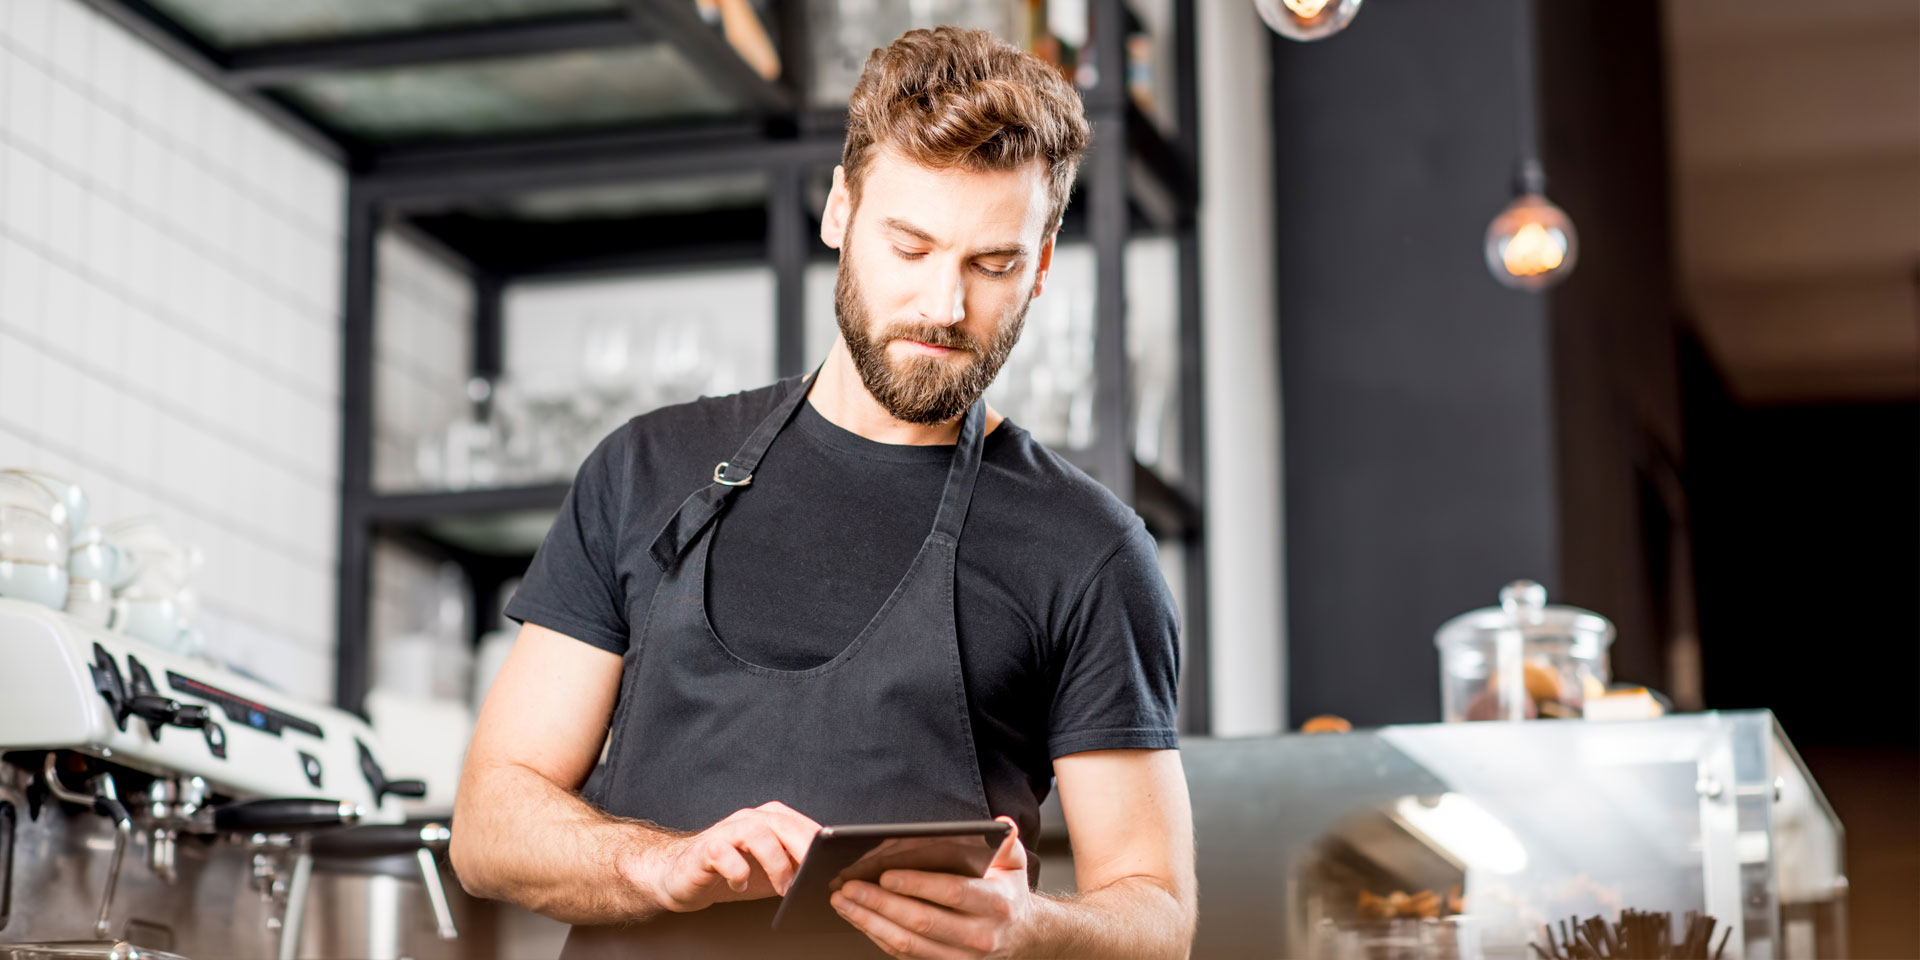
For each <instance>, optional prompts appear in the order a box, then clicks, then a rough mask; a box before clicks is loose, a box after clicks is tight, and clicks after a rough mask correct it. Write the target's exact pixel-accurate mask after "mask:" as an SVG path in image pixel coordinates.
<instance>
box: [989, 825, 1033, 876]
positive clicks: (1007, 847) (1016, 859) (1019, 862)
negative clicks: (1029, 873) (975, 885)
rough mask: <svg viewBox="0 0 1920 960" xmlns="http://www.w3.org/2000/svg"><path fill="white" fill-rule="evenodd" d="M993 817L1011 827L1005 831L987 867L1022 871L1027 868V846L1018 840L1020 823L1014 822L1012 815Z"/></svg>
mask: <svg viewBox="0 0 1920 960" xmlns="http://www.w3.org/2000/svg"><path fill="white" fill-rule="evenodd" d="M994 819H995V820H998V821H1000V822H1002V823H1004V824H1006V825H1007V826H1009V827H1011V828H1013V829H1011V830H1009V831H1008V832H1007V839H1005V840H1003V841H1001V843H1000V849H999V850H998V851H996V852H995V853H994V855H993V862H992V863H990V864H988V865H987V869H988V870H1019V871H1021V872H1023V873H1024V872H1025V871H1026V869H1027V847H1026V844H1023V843H1021V842H1020V825H1019V824H1017V823H1014V822H1013V818H1012V817H995V818H994Z"/></svg>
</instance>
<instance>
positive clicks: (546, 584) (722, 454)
mask: <svg viewBox="0 0 1920 960" xmlns="http://www.w3.org/2000/svg"><path fill="white" fill-rule="evenodd" d="M778 397H779V392H778V391H777V390H776V389H774V388H762V389H759V390H754V391H749V392H746V393H740V394H734V395H732V396H727V397H717V398H703V399H701V400H698V401H695V402H693V403H689V404H681V405H678V406H672V407H665V408H662V409H659V410H655V411H653V412H651V413H647V414H645V415H643V416H639V417H636V418H634V419H633V420H631V421H629V422H628V423H627V424H626V425H624V426H623V427H621V428H620V429H619V430H616V431H615V432H614V433H613V434H612V435H610V436H608V437H607V438H606V439H605V440H604V441H602V442H601V444H600V446H599V447H598V448H597V449H595V450H594V452H593V454H592V455H591V456H589V457H588V458H587V461H586V463H585V464H584V465H583V466H582V467H581V468H580V472H579V475H578V476H577V477H576V478H575V480H574V483H573V489H572V490H571V491H570V492H569V493H568V494H567V498H566V501H565V504H564V505H563V506H562V507H561V511H560V516H559V518H558V519H557V520H556V521H555V523H554V526H553V528H552V530H551V531H550V532H549V533H548V534H547V538H546V541H545V542H544V543H543V544H542V545H541V547H540V550H539V553H538V554H536V555H535V557H534V559H533V564H532V566H531V567H529V568H528V570H527V574H526V578H525V579H524V581H523V582H522V583H521V585H520V589H519V590H518V592H516V593H515V594H514V596H513V599H512V600H511V601H510V602H509V603H508V605H507V615H508V616H510V617H512V618H514V619H515V620H519V621H522V622H529V623H537V624H539V625H541V626H543V627H547V628H549V629H551V630H555V631H558V632H560V633H564V634H567V635H569V636H572V637H574V638H576V639H579V640H581V641H584V642H586V643H590V644H592V645H594V646H596V647H600V648H603V649H605V650H609V651H612V652H614V653H624V652H625V651H626V650H627V647H628V645H629V643H631V642H638V640H639V635H640V631H641V629H642V626H643V625H644V624H645V623H646V614H647V607H648V604H649V603H650V602H651V600H652V597H653V591H654V587H655V586H656V585H657V584H658V583H659V580H660V569H659V567H657V566H655V565H654V562H653V560H652V559H651V558H650V557H649V556H648V554H647V548H648V546H649V545H650V544H651V543H652V541H653V538H654V536H655V535H656V534H657V533H658V532H659V531H660V528H661V527H662V526H663V525H665V523H666V521H667V519H668V518H669V517H670V516H671V515H672V514H673V511H674V509H675V508H677V507H678V506H679V505H680V502H681V500H683V499H685V497H686V496H687V494H689V493H691V492H693V491H694V490H695V489H697V488H699V487H701V486H704V485H705V484H706V483H707V482H709V480H710V479H711V477H712V474H713V467H714V464H716V463H718V462H720V461H722V460H725V459H727V457H728V456H730V455H731V454H733V452H734V451H735V450H737V449H738V448H739V446H740V444H741V443H742V442H743V441H744V440H745V439H746V436H747V434H748V433H750V432H751V431H752V430H753V428H754V426H755V425H757V424H758V423H759V422H760V421H761V419H762V418H764V417H765V416H766V415H767V414H768V413H769V412H770V411H771V410H772V408H773V405H774V404H775V402H776V401H777V400H778ZM952 454H953V447H952V446H905V445H897V444H886V443H878V442H875V441H872V440H868V439H866V438H864V437H861V436H859V435H858V434H855V433H852V432H850V431H847V430H844V429H841V428H840V427H838V426H835V425H834V424H832V423H831V422H829V421H828V420H827V419H826V418H824V417H822V416H821V415H820V414H819V412H817V411H816V410H814V409H813V406H812V404H811V402H808V403H803V404H802V405H801V409H800V411H799V412H798V413H797V414H796V415H795V417H794V419H793V422H792V423H790V424H789V425H788V427H787V429H785V430H784V431H782V432H781V434H780V436H779V437H778V439H776V440H775V441H774V443H773V446H772V447H771V448H770V449H769V450H768V451H767V453H766V456H765V457H763V458H762V460H761V462H760V464H759V466H758V467H756V468H755V470H754V476H753V483H752V485H751V486H747V487H743V488H741V489H740V490H739V491H738V492H737V493H736V494H735V495H734V497H733V501H732V503H731V504H730V505H729V506H728V507H727V509H726V510H725V511H724V512H723V513H722V514H721V517H720V520H719V526H718V527H717V528H716V529H715V530H714V533H713V536H714V537H715V540H714V543H713V551H712V559H711V562H710V565H709V568H708V583H707V606H708V617H709V619H710V620H711V621H712V624H713V627H714V631H715V632H716V633H718V634H719V635H720V637H721V638H722V640H724V641H725V643H726V645H727V647H728V648H729V649H730V650H732V651H733V652H734V653H735V654H737V655H738V656H740V657H741V658H743V659H745V660H748V661H751V662H755V663H759V664H762V665H764V666H768V667H773V668H776V669H783V670H799V669H805V668H807V667H811V666H814V665H816V664H819V663H824V662H826V661H827V660H831V659H832V658H833V657H834V656H835V655H836V654H838V653H839V652H840V651H841V650H842V649H843V648H844V647H846V645H847V644H848V643H851V642H852V641H853V639H854V637H855V636H856V635H857V634H858V633H859V632H860V630H861V628H862V627H864V626H865V625H866V623H867V621H868V620H870V619H872V617H873V614H874V612H875V611H877V610H879V608H880V606H881V604H883V603H884V602H885V601H886V599H887V597H888V595H889V594H890V593H891V592H892V591H893V589H894V587H895V586H896V585H897V584H898V583H899V582H900V580H901V578H902V577H903V576H904V575H905V574H906V572H907V568H908V566H909V565H910V564H911V563H912V561H913V558H914V555H915V554H916V553H917V552H918V551H919V549H920V544H921V542H922V541H923V540H924V539H925V538H926V536H927V534H928V533H929V532H930V531H931V530H932V527H933V517H934V512H935V510H936V509H937V507H938V504H939V501H940V493H941V490H942V488H943V486H944V483H945V481H946V476H947V467H948V464H949V462H950V460H951V458H952ZM954 608H955V617H956V619H957V621H958V622H957V625H956V626H957V631H958V634H959V640H960V657H961V668H962V670H963V672H964V676H965V683H966V690H967V700H968V704H969V706H970V707H971V709H972V724H973V733H974V741H975V748H976V752H977V754H978V756H979V757H980V763H981V766H982V775H983V780H984V781H985V782H986V784H987V789H988V795H989V796H988V799H989V802H990V804H991V805H992V806H993V807H995V808H996V809H999V808H1000V807H1001V804H999V803H996V802H993V801H994V796H993V795H994V794H996V793H998V792H1000V791H1001V790H1005V789H1008V784H1009V783H1010V782H1017V781H1018V779H1019V775H1021V774H1024V776H1025V779H1026V781H1027V784H1028V786H1029V787H1030V788H1031V789H1032V790H1033V791H1034V795H1035V796H1036V797H1044V796H1045V795H1046V793H1047V791H1048V789H1049V787H1050V784H1051V779H1052V763H1051V761H1052V759H1053V758H1055V757H1059V756H1062V755H1064V754H1069V753H1076V752H1079V751H1083V750H1105V749H1120V748H1148V749H1159V748H1172V747H1176V746H1178V742H1179V741H1178V736H1177V734H1176V732H1175V689H1176V684H1177V676H1178V668H1179V664H1178V650H1177V640H1178V617H1177V614H1176V613H1175V610H1174V606H1173V600H1172V597H1171V596H1170V595H1169V593H1168V591H1167V587H1166V582H1165V581H1164V580H1163V579H1162V578H1161V576H1160V569H1159V565H1158V562H1157V557H1156V553H1155V550H1154V543H1153V539H1152V538H1151V537H1150V536H1149V535H1148V534H1147V532H1146V529H1145V527H1144V526H1143V525H1142V524H1141V522H1140V519H1139V517H1138V516H1136V515H1135V514H1134V513H1133V511H1132V510H1130V509H1129V508H1127V506H1126V505H1125V504H1123V503H1121V502H1120V501H1119V500H1118V499H1117V498H1115V497H1114V496H1113V495H1112V494H1111V493H1109V492H1108V491H1107V489H1106V488H1105V487H1102V486H1100V485H1099V484H1098V483H1096V482H1095V481H1093V480H1092V479H1090V478H1089V477H1087V475H1086V474H1084V473H1082V472H1080V471H1079V470H1078V469H1076V468H1075V467H1073V466H1072V465H1070V464H1068V463H1067V462H1066V461H1064V460H1062V459H1061V458H1060V457H1059V456H1057V455H1055V454H1054V453H1053V452H1051V451H1049V450H1047V449H1046V448H1045V447H1043V446H1041V445H1040V444H1039V443H1037V442H1035V441H1034V439H1033V438H1032V436H1031V435H1029V434H1028V433H1027V432H1026V431H1025V430H1022V429H1020V428H1019V427H1017V426H1015V425H1014V424H1013V423H1012V422H1011V421H1004V422H1002V423H1001V424H1000V426H999V427H998V428H997V429H995V430H994V431H993V432H992V433H990V434H988V435H987V437H986V440H985V448H984V451H983V456H982V461H981V465H980V476H979V481H978V483H977V485H976V487H975V489H974V495H973V502H972V505H971V507H970V509H969V510H968V513H967V519H966V525H965V527H964V528H963V529H962V531H961V535H960V545H959V548H958V550H957V552H956V556H955V573H954Z"/></svg>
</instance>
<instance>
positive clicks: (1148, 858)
mask: <svg viewBox="0 0 1920 960" xmlns="http://www.w3.org/2000/svg"><path fill="white" fill-rule="evenodd" d="M1053 772H1054V776H1055V777H1056V778H1057V779H1058V781H1059V790H1060V805H1061V807H1062V808H1063V809H1064V810H1065V811H1066V814H1067V832H1068V833H1069V834H1070V835H1071V836H1072V837H1073V868H1074V869H1073V874H1074V886H1075V887H1077V888H1078V889H1079V890H1080V892H1079V893H1076V894H1074V895H1072V896H1068V897H1052V896H1043V897H1036V898H1035V899H1034V910H1033V916H1032V918H1031V919H1030V921H1029V925H1028V930H1027V932H1026V934H1025V935H1024V936H1022V937H1021V941H1022V942H1021V943H1020V946H1019V948H1018V952H1019V953H1020V954H1021V955H1024V956H1035V957H1113V958H1129V957H1142V958H1144V957H1185V956H1186V955H1187V951H1188V949H1189V948H1190V947H1191V946H1192V944H1193V931H1194V912H1195V909H1196V902H1195V899H1196V898H1195V890H1196V887H1197V886H1198V884H1197V883H1196V881H1195V879H1194V873H1193V809H1192V806H1191V805H1190V804H1189V802H1188V799H1187V778H1186V774H1185V772H1184V771H1183V770H1182V768H1181V766H1180V752H1179V751H1177V750H1096V751H1090V752H1087V753H1075V754H1069V755H1067V756H1064V757H1061V758H1060V759H1058V760H1056V761H1054V764H1053Z"/></svg>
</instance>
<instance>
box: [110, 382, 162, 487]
mask: <svg viewBox="0 0 1920 960" xmlns="http://www.w3.org/2000/svg"><path fill="white" fill-rule="evenodd" d="M115 427H116V430H115V436H116V438H117V439H116V440H115V441H114V450H115V454H114V457H115V459H116V461H117V462H118V463H119V464H120V466H121V469H122V471H123V472H124V473H125V474H126V475H127V476H128V477H129V478H131V479H132V481H133V482H134V483H135V484H136V485H139V486H142V487H144V486H147V485H149V484H151V483H152V477H153V473H154V468H155V456H156V453H157V451H158V450H159V446H160V436H159V431H160V418H159V415H158V414H157V413H156V412H155V411H154V409H153V407H152V406H151V405H149V404H148V403H147V402H146V401H145V400H142V399H140V398H138V397H129V398H127V399H125V400H124V401H123V402H122V403H121V404H120V418H119V421H118V423H116V424H115Z"/></svg>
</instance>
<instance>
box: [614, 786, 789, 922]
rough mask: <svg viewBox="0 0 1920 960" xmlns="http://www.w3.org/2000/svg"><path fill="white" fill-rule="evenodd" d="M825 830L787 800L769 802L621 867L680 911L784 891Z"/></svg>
mask: <svg viewBox="0 0 1920 960" xmlns="http://www.w3.org/2000/svg"><path fill="white" fill-rule="evenodd" d="M819 830H820V825H819V824H817V823H815V822H813V821H812V820H811V819H809V818H808V817H806V816H805V815H804V814H801V813H800V812H798V811H796V810H794V809H793V808H792V807H789V806H787V805H786V804H784V803H780V802H779V801H774V802H772V803H763V804H761V805H760V806H757V807H753V808H751V809H747V810H738V811H735V812H734V813H733V814H732V815H731V816H728V817H727V818H726V819H725V820H722V821H720V822H719V823H716V824H714V825H713V826H711V827H708V828H707V829H705V830H702V831H700V832H699V833H696V834H693V835H691V836H686V837H677V838H674V839H672V840H668V841H666V842H664V843H662V844H660V845H659V846H656V847H654V848H652V849H650V850H648V851H646V852H644V853H640V854H636V855H634V856H632V857H630V858H627V859H624V860H622V862H621V864H620V872H621V874H622V875H623V876H625V877H626V878H627V879H628V880H631V881H633V882H634V883H635V884H637V885H639V886H641V887H642V888H645V889H648V890H651V891H653V893H654V896H655V898H656V899H658V900H659V903H660V908H661V909H663V910H670V911H673V912H674V913H689V912H692V911H694V910H702V909H705V908H706V907H708V906H711V905H713V904H715V903H720V902H722V901H727V900H758V899H760V898H762V897H771V896H776V895H782V894H785V893H786V892H787V887H788V886H790V885H791V884H792V883H793V876H794V874H795V873H798V872H799V870H800V861H802V860H804V859H806V856H807V848H808V847H809V846H811V845H812V844H813V835H814V834H815V833H818V832H819Z"/></svg>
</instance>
